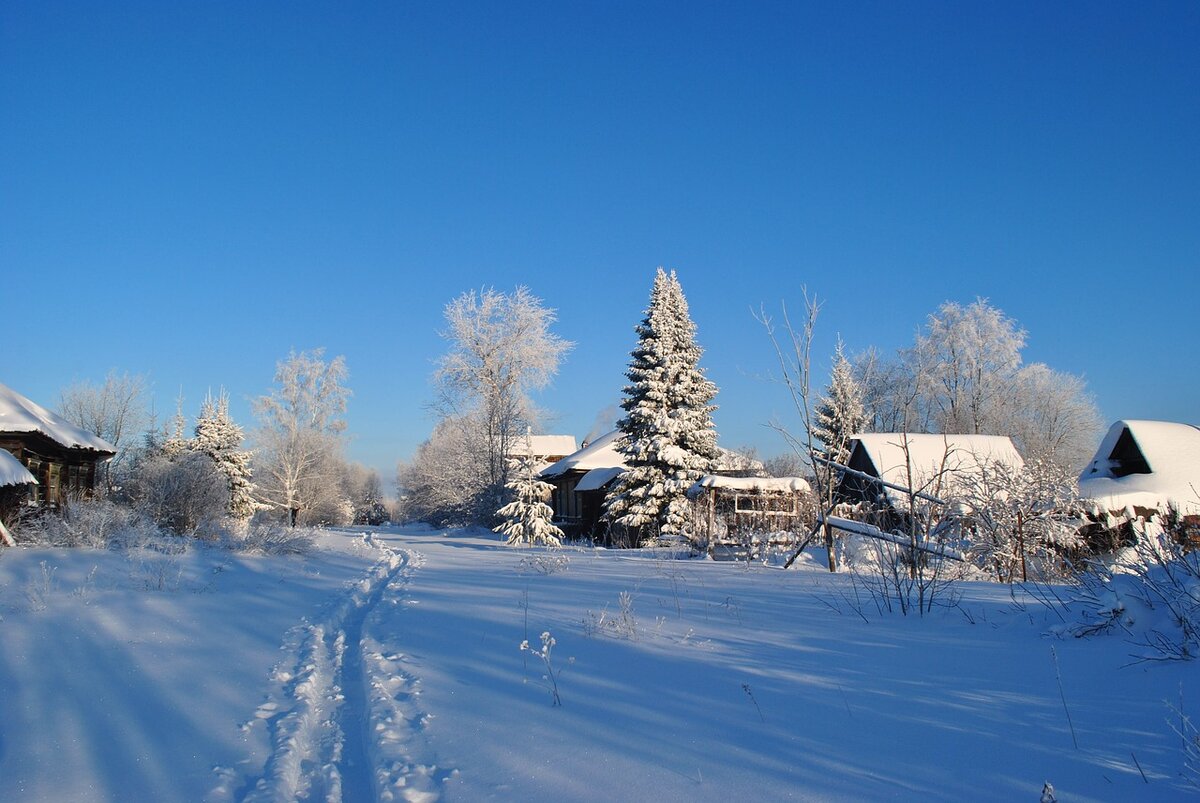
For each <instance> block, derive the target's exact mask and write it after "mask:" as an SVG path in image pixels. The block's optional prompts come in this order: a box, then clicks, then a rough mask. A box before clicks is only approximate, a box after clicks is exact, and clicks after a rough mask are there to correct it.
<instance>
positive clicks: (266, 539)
mask: <svg viewBox="0 0 1200 803" xmlns="http://www.w3.org/2000/svg"><path fill="white" fill-rule="evenodd" d="M316 541H317V534H316V532H315V531H313V530H311V529H309V528H307V527H289V526H287V525H285V524H283V523H281V522H278V521H261V522H257V523H254V524H251V525H250V527H249V529H248V530H247V531H246V533H245V535H244V536H241V537H234V538H233V539H232V540H231V541H230V542H229V546H230V547H231V548H232V549H236V550H238V551H242V552H253V553H257V554H261V555H307V554H308V553H309V552H311V551H312V549H313V547H314V546H315V545H316Z"/></svg>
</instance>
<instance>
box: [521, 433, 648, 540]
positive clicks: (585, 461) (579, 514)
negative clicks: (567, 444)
mask: <svg viewBox="0 0 1200 803" xmlns="http://www.w3.org/2000/svg"><path fill="white" fill-rule="evenodd" d="M620 436H621V433H620V432H618V431H616V430H614V431H612V432H610V433H608V434H607V435H603V436H601V437H599V438H597V439H596V440H594V441H592V442H591V443H587V444H584V446H583V448H581V449H578V450H576V451H575V452H573V453H572V454H569V455H566V456H565V457H563V458H562V459H560V460H558V461H556V462H554V463H553V464H551V465H549V466H547V467H546V468H544V469H543V470H542V472H541V474H540V475H539V476H540V477H541V478H542V479H543V480H544V481H546V482H548V483H550V484H551V485H553V486H554V493H553V494H552V495H551V497H550V506H551V507H552V508H554V523H555V524H557V525H558V527H559V529H561V530H562V531H563V532H564V533H565V534H566V535H567V537H568V538H581V537H582V538H587V537H592V536H594V535H597V534H598V532H597V531H598V529H599V524H600V514H601V512H602V511H603V506H604V495H605V494H606V493H608V489H609V488H610V487H611V486H612V484H613V482H614V481H615V480H616V479H617V477H619V476H620V475H621V474H623V473H624V472H625V469H626V467H627V466H626V463H625V456H624V455H623V454H621V453H620V452H619V451H618V450H617V447H616V444H617V439H618V438H619V437H620Z"/></svg>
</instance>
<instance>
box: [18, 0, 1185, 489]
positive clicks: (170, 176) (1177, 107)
mask: <svg viewBox="0 0 1200 803" xmlns="http://www.w3.org/2000/svg"><path fill="white" fill-rule="evenodd" d="M1197 42H1200V5H1197V4H1195V3H1177V4H1172V3H1152V4H1144V5H1143V4H1137V5H1135V4H1115V3H1029V4H1022V3H994V4H992V3H988V4H985V3H945V4H942V3H905V4H899V3H823V4H805V3H798V2H787V3H706V2H701V3H669V4H668V3H646V2H636V3H569V2H566V3H564V2H543V3H519V2H506V3H490V4H482V3H480V4H475V3H422V4H409V3H387V4H355V3H269V2H263V3H242V2H203V3H200V2H196V3H161V2H149V3H145V4H136V3H106V4H99V3H79V4H72V3H56V2H37V3H34V2H6V3H3V4H2V5H0V276H2V277H3V278H2V279H0V309H3V310H4V313H5V314H4V319H3V320H4V330H5V332H4V336H3V339H2V343H3V346H2V348H0V382H4V383H5V384H8V385H10V386H12V387H13V388H15V389H17V390H19V391H21V392H23V393H25V394H26V395H28V396H31V397H33V398H34V399H35V400H38V401H41V402H43V403H47V404H52V403H53V402H54V401H55V400H56V399H57V396H58V392H59V389H60V388H62V387H63V386H65V385H67V384H69V383H71V382H72V381H76V380H80V379H100V378H102V377H103V375H104V374H105V373H106V372H107V371H108V370H109V369H111V368H116V369H119V370H128V371H131V372H140V373H145V374H147V375H149V376H150V378H151V380H152V382H153V385H154V390H155V403H156V406H157V408H158V410H159V411H160V412H161V413H170V412H171V411H172V410H173V406H174V402H173V399H174V398H175V396H176V395H177V394H178V393H179V391H180V390H181V389H182V391H183V393H184V396H185V399H186V404H187V408H188V410H187V411H188V412H189V414H194V413H195V410H196V408H197V407H198V405H199V402H200V399H201V397H202V396H203V395H204V393H205V392H206V390H207V389H208V388H210V387H213V388H216V387H220V386H224V387H225V388H227V389H228V390H229V392H230V393H231V395H232V397H233V400H234V408H233V412H234V414H235V416H236V417H238V418H239V419H240V420H241V421H242V423H244V424H245V425H247V426H249V425H250V424H251V423H252V422H251V420H250V413H249V404H248V400H249V399H250V398H251V397H254V396H257V395H259V394H262V393H264V392H266V391H267V390H268V389H269V387H270V384H271V375H272V373H273V370H274V365H275V362H276V360H278V359H280V358H281V357H283V356H284V355H286V354H287V352H288V350H289V349H291V348H295V349H311V348H315V347H319V346H323V347H325V348H326V349H327V352H328V353H329V354H343V355H345V357H346V359H347V362H348V364H349V367H350V371H351V381H350V385H351V387H352V389H353V391H354V394H355V395H354V398H353V399H352V401H351V406H350V413H349V417H348V420H349V429H350V433H351V435H352V442H351V444H350V455H351V456H352V457H354V458H355V459H358V460H361V461H362V462H365V463H368V464H370V465H373V466H376V467H378V468H380V469H381V470H382V471H384V472H386V473H387V475H388V476H390V475H391V473H392V471H393V467H394V465H395V462H396V460H398V459H401V458H404V457H407V456H408V455H410V454H411V452H412V450H413V448H414V447H415V446H416V445H417V443H419V442H420V441H421V440H422V439H423V438H424V437H425V436H426V435H427V434H428V432H429V430H430V428H431V420H430V418H429V416H428V414H427V412H426V409H425V405H426V403H427V402H428V400H429V398H430V388H429V383H428V379H429V375H430V373H431V371H432V369H433V363H434V360H436V358H437V357H438V355H439V354H440V353H442V351H443V350H444V344H443V343H442V341H440V339H439V337H438V334H437V331H438V329H439V328H440V326H441V313H442V308H443V306H444V305H445V304H446V302H447V301H449V300H450V299H451V298H453V297H454V296H456V295H457V294H459V293H461V292H463V291H464V290H468V289H471V288H479V287H483V286H495V287H497V288H499V289H511V288H512V287H514V286H516V285H518V284H523V285H526V286H528V287H529V288H530V289H531V290H532V291H533V292H534V293H535V294H536V295H538V296H539V297H541V298H542V299H543V300H544V301H545V303H546V304H547V305H548V306H550V307H553V308H555V309H556V310H558V314H559V318H560V320H559V323H558V325H557V327H556V331H557V332H558V334H560V335H561V336H563V337H565V338H567V339H569V340H573V341H575V342H576V344H577V346H576V348H575V350H574V352H573V353H572V354H571V355H570V356H569V358H568V360H567V362H566V363H565V364H564V365H563V367H562V370H561V372H560V373H559V375H558V377H557V378H556V379H555V382H554V384H553V386H552V387H551V388H550V389H549V390H548V391H547V392H546V393H544V394H542V396H541V398H540V402H541V403H542V404H543V405H544V406H545V407H547V408H549V409H550V410H552V411H556V412H557V413H558V414H559V417H558V420H557V421H556V422H555V423H553V424H552V425H551V426H550V427H549V428H550V429H552V430H553V431H558V432H571V433H574V434H576V435H577V436H582V435H584V434H585V433H586V432H587V431H588V430H589V429H590V428H591V427H592V424H593V421H594V420H595V418H596V416H597V414H598V413H599V412H600V411H601V410H603V409H604V408H606V407H609V406H611V405H613V404H615V403H616V402H617V401H618V399H619V397H620V392H621V387H622V385H623V382H624V378H623V375H622V373H623V370H624V367H625V365H626V363H627V360H628V354H629V350H630V349H631V348H632V347H633V345H634V334H633V326H634V325H635V324H636V323H637V321H638V319H639V318H640V316H641V313H642V310H643V308H644V307H645V304H646V300H647V297H648V293H649V289H650V284H651V281H652V278H653V272H654V269H655V268H656V267H657V266H659V265H663V266H666V267H668V268H674V269H676V270H677V271H678V273H679V276H680V280H681V281H682V283H683V287H684V290H685V292H686V293H687V295H688V299H689V302H690V304H691V308H692V314H693V318H694V319H695V320H696V323H697V325H698V327H699V340H700V342H701V344H702V345H703V346H704V347H705V349H706V356H705V360H704V365H705V366H706V367H707V369H708V372H709V376H710V377H711V378H712V379H713V380H714V381H715V382H716V383H717V385H718V386H719V387H720V388H721V393H720V395H719V396H718V399H717V401H718V403H719V404H720V405H721V409H720V410H719V412H718V414H717V424H718V429H719V430H720V432H721V438H722V442H723V443H724V444H725V445H728V446H739V445H745V444H752V445H756V446H758V447H759V449H760V451H762V452H763V453H764V454H767V455H769V454H773V453H777V452H779V451H782V450H783V446H782V444H781V443H780V441H779V440H778V438H777V437H776V436H775V435H773V433H772V432H771V431H770V430H769V429H768V428H767V427H766V426H765V424H766V423H767V422H768V421H769V420H771V419H772V418H773V417H778V418H779V419H781V420H782V421H783V422H784V423H791V422H794V417H793V416H792V413H791V411H790V409H789V405H788V401H787V398H786V395H785V394H784V393H783V391H782V389H781V388H779V387H778V386H777V385H773V384H772V383H771V382H769V381H768V380H767V379H766V376H767V375H768V374H770V373H771V371H772V370H773V363H772V361H773V357H772V353H771V349H770V345H769V343H768V342H767V340H766V337H765V335H764V334H763V332H762V330H761V327H759V326H758V324H756V323H755V321H754V319H753V318H752V317H751V314H750V310H751V309H752V308H757V307H759V305H761V304H766V305H768V306H769V307H770V306H774V307H776V308H777V307H778V304H779V302H780V301H787V302H788V303H789V304H791V305H792V306H793V308H798V307H799V305H800V298H801V287H802V286H807V287H808V289H809V290H810V291H811V292H814V293H815V294H816V295H817V296H818V297H819V298H820V299H822V300H823V301H824V302H825V306H824V309H823V312H822V314H821V318H820V321H819V324H818V326H819V331H818V339H817V355H818V358H819V362H820V366H819V367H821V368H822V369H827V367H828V354H829V353H831V352H832V349H833V343H834V340H835V338H836V337H837V335H838V334H840V335H841V336H842V337H843V338H844V339H845V341H846V343H847V345H848V346H849V348H850V349H851V351H857V350H861V349H863V348H865V347H867V346H869V345H875V346H877V347H879V348H881V349H884V350H892V349H895V348H898V347H901V346H904V345H906V344H907V343H909V342H911V340H912V335H913V332H914V330H915V329H916V328H917V327H918V326H919V325H920V324H921V322H922V321H923V320H924V318H925V316H926V315H928V313H930V312H931V311H933V310H934V309H935V308H936V307H937V306H938V305H939V304H940V303H941V302H942V301H945V300H947V299H951V300H957V301H962V302H969V301H971V300H973V299H974V298H975V297H976V296H983V297H987V298H989V299H991V301H992V303H994V304H995V305H996V306H998V307H1000V308H1001V309H1003V310H1004V311H1005V312H1007V313H1008V314H1009V315H1011V316H1013V317H1014V318H1016V319H1017V320H1018V321H1019V322H1020V323H1021V324H1022V325H1023V326H1024V327H1025V328H1026V329H1027V330H1028V332H1029V345H1028V348H1027V350H1026V352H1025V356H1026V359H1027V360H1028V361H1044V362H1046V363H1048V364H1050V365H1051V366H1052V367H1054V368H1056V369H1058V370H1063V371H1070V372H1074V373H1081V374H1083V375H1085V376H1086V378H1087V380H1088V383H1089V386H1090V388H1091V389H1092V391H1093V392H1094V393H1095V395H1096V398H1097V401H1098V402H1099V405H1100V407H1101V410H1102V411H1103V414H1104V416H1105V417H1106V418H1108V419H1115V418H1135V417H1143V418H1164V419H1170V420H1178V421H1187V422H1192V423H1200V411H1198V410H1197V401H1196V400H1197V398H1200V371H1198V370H1197V368H1198V367H1200V358H1198V356H1197V337H1196V331H1197V330H1196V323H1195V321H1196V308H1197V307H1196V305H1197V298H1200V278H1198V276H1200V270H1198V268H1200V148H1198V146H1200V48H1197V46H1196V43H1197Z"/></svg>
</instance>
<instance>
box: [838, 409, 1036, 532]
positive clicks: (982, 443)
mask: <svg viewBox="0 0 1200 803" xmlns="http://www.w3.org/2000/svg"><path fill="white" fill-rule="evenodd" d="M848 448H849V450H850V458H849V460H848V461H847V466H848V467H849V468H850V469H851V471H848V472H841V474H840V476H839V477H838V480H837V483H836V485H835V486H834V489H833V498H834V501H835V502H839V503H843V504H848V505H865V506H867V507H870V508H873V509H874V510H876V511H877V512H880V513H882V514H883V515H884V518H885V519H889V520H888V521H885V522H883V524H884V525H885V526H894V525H895V524H896V523H897V522H896V521H895V520H891V519H896V518H898V517H902V516H903V515H905V513H906V512H907V511H906V510H905V509H904V508H905V507H906V505H907V501H908V500H907V498H906V497H907V492H906V491H905V489H912V490H913V491H916V492H919V493H921V494H923V495H924V498H926V499H943V500H948V499H951V498H953V497H955V496H956V495H960V493H961V491H962V490H963V489H964V488H966V487H967V486H968V485H969V484H970V483H971V482H972V480H973V479H975V478H978V476H979V474H980V473H981V472H982V471H983V468H984V466H987V465H994V464H997V463H999V464H1003V465H1006V466H1008V467H1010V468H1014V469H1020V468H1022V467H1023V466H1024V465H1025V462H1024V460H1022V459H1021V455H1020V454H1019V453H1018V452H1017V449H1016V447H1015V446H1013V442H1012V440H1011V439H1010V438H1008V437H1006V436H1003V435H932V434H913V433H898V432H871V433H863V434H859V435H854V436H853V437H852V438H851V439H850V442H849V444H848Z"/></svg>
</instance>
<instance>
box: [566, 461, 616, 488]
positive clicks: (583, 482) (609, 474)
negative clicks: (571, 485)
mask: <svg viewBox="0 0 1200 803" xmlns="http://www.w3.org/2000/svg"><path fill="white" fill-rule="evenodd" d="M624 473H625V467H624V466H612V467H610V468H594V469H592V470H591V471H589V472H588V473H587V474H584V475H583V476H582V477H580V478H579V482H578V483H576V485H575V490H576V491H579V492H582V491H598V490H600V489H601V488H603V487H604V486H605V485H608V484H609V483H610V482H612V481H613V480H615V479H616V478H617V477H619V476H621V475H622V474H624Z"/></svg>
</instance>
